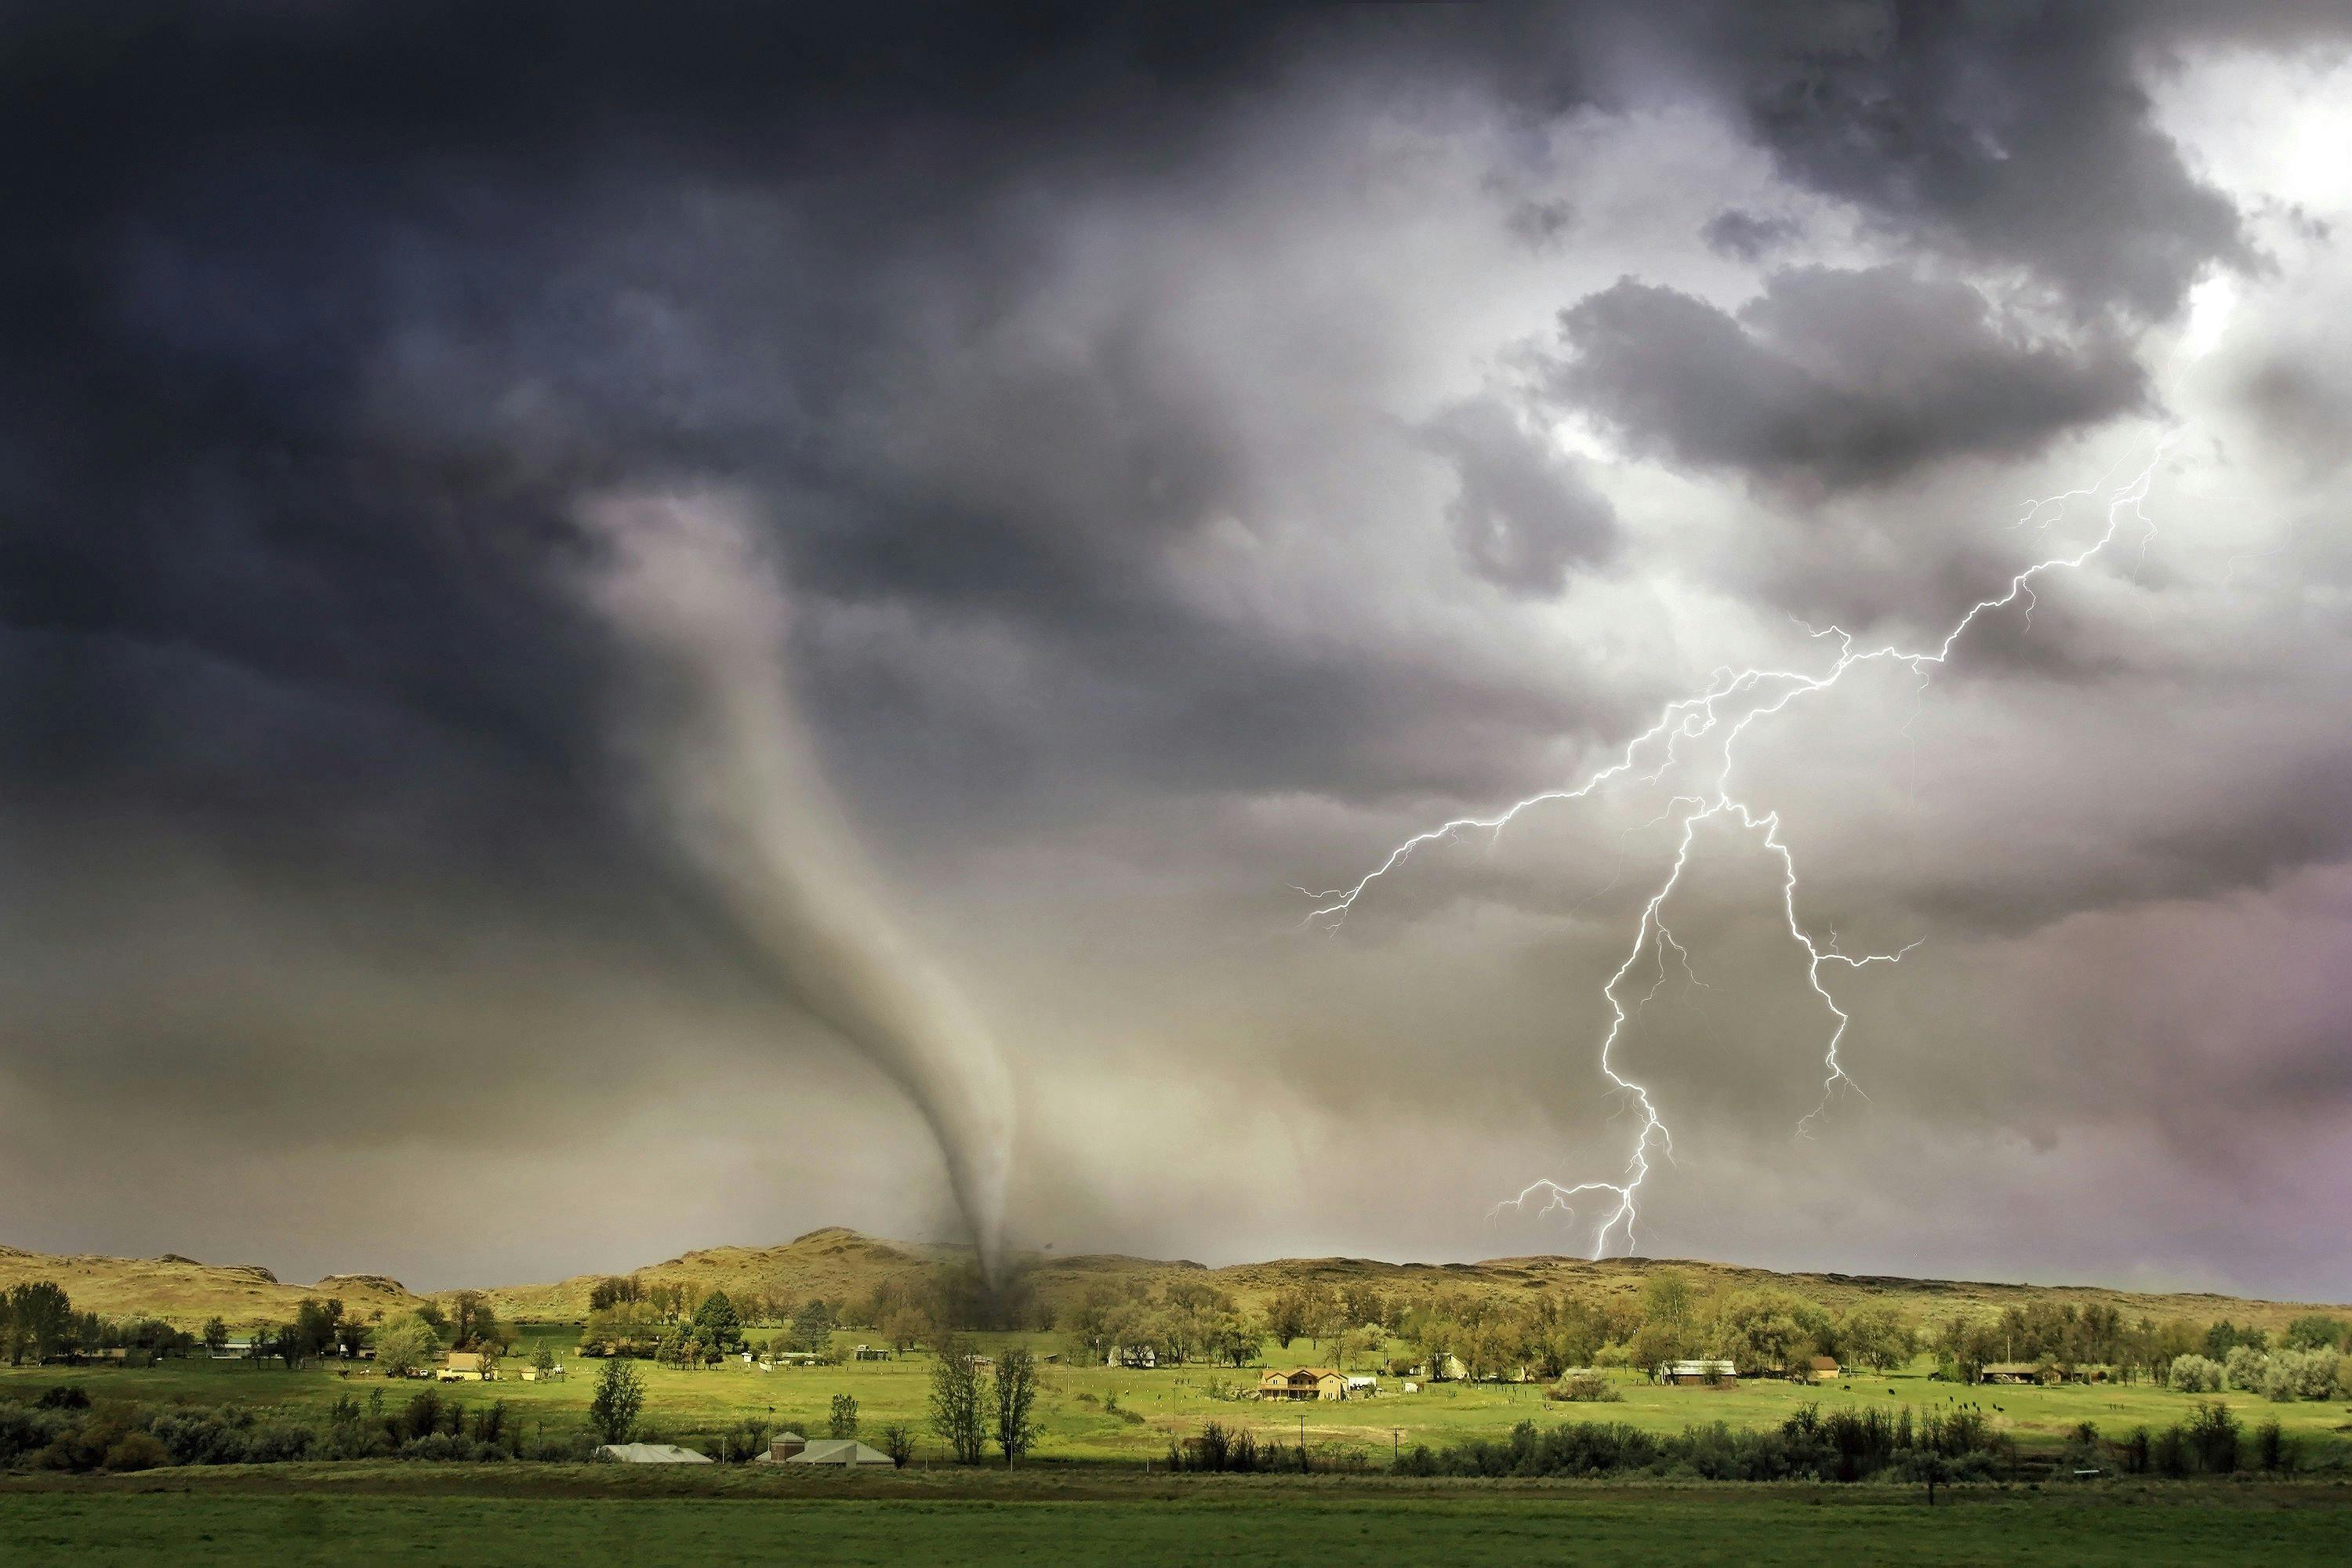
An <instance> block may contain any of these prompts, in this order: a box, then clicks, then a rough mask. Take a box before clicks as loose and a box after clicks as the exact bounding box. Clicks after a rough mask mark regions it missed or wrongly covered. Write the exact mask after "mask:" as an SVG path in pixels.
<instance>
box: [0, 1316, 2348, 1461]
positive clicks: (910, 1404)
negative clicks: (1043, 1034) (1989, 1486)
mask: <svg viewBox="0 0 2352 1568" xmlns="http://www.w3.org/2000/svg"><path fill="white" fill-rule="evenodd" d="M521 1334H522V1343H521V1344H520V1346H519V1348H518V1352H517V1354H516V1355H515V1357H514V1358H512V1359H511V1360H510V1362H509V1365H511V1366H514V1367H517V1368H520V1365H521V1364H522V1363H523V1362H524V1361H526V1360H527V1359H528V1357H529V1354H530V1348H531V1347H532V1345H533V1344H535V1343H536V1342H538V1341H539V1340H541V1339H544V1340H546V1342H548V1343H549V1345H550V1347H551V1349H552V1350H554V1351H555V1352H556V1354H557V1355H558V1357H559V1358H560V1359H561V1360H562V1361H563V1362H564V1363H566V1365H567V1366H568V1367H569V1369H570V1377H569V1381H567V1382H564V1383H561V1384H540V1383H523V1382H520V1381H519V1380H515V1381H505V1380H502V1381H500V1382H499V1383H497V1384H489V1385H483V1384H454V1385H453V1384H442V1385H439V1387H440V1392H441V1393H443V1394H445V1395H448V1396H453V1397H456V1398H457V1399H460V1400H462V1401H465V1402H467V1403H469V1404H471V1403H488V1401H490V1400H492V1399H501V1400H504V1401H505V1402H506V1403H507V1405H508V1408H509V1412H510V1413H511V1414H512V1415H516V1416H518V1417H520V1419H521V1420H522V1421H523V1422H524V1423H525V1425H526V1429H527V1430H530V1429H536V1430H540V1431H544V1432H546V1433H548V1434H562V1433H569V1432H572V1431H576V1430H579V1429H581V1428H583V1426H584V1425H585V1418H586V1412H587V1406H588V1401H589V1399H590V1397H591V1395H592V1394H593V1391H594V1378H595V1373H596V1369H597V1364H598V1363H594V1362H592V1361H585V1360H582V1359H580V1358H578V1357H575V1356H573V1355H572V1353H571V1350H572V1330H571V1329H570V1328H569V1327H568V1326H564V1325H523V1326H522V1330H521ZM855 1338H856V1336H849V1335H845V1336H843V1339H844V1341H845V1343H846V1342H852V1341H854V1339H855ZM1009 1340H1010V1336H988V1335H983V1336H981V1337H980V1341H979V1342H980V1343H981V1345H982V1348H983V1349H988V1348H1002V1346H1003V1344H1005V1343H1006V1342H1009ZM1034 1343H1035V1345H1036V1347H1037V1348H1038V1349H1039V1350H1040V1351H1041V1352H1043V1351H1045V1350H1055V1349H1059V1348H1060V1342H1058V1341H1055V1340H1052V1339H1051V1338H1050V1337H1045V1338H1039V1339H1037V1340H1036V1341H1034ZM1266 1349H1267V1353H1268V1356H1269V1358H1270V1360H1272V1361H1273V1362H1274V1363H1276V1364H1297V1363H1312V1362H1313V1361H1315V1360H1316V1349H1315V1347H1313V1346H1311V1345H1309V1344H1307V1343H1306V1342H1300V1343H1298V1344H1297V1345H1295V1346H1293V1347H1292V1351H1291V1352H1290V1353H1288V1354H1285V1353H1284V1352H1281V1351H1280V1350H1279V1349H1278V1347H1275V1346H1272V1345H1269V1346H1267V1347H1266ZM636 1365H637V1370H638V1373H639V1375H640V1376H641V1377H642V1378H643V1379H644V1381H645V1384H646V1407H645V1416H644V1422H645V1425H646V1427H647V1428H648V1429H649V1430H650V1431H651V1432H652V1433H654V1434H656V1435H657V1436H659V1437H661V1438H662V1439H664V1440H667V1441H679V1442H688V1443H698V1442H701V1441H705V1440H707V1439H709V1437H710V1436H713V1435H715V1434H717V1433H719V1432H720V1431H722V1430H724V1429H726V1428H728V1427H730V1426H734V1425H736V1424H738V1423H740V1422H741V1421H743V1420H744V1419H746V1418H753V1417H756V1418H758V1419H761V1420H766V1421H771V1422H772V1423H774V1424H775V1425H777V1426H794V1427H797V1428H799V1429H800V1430H802V1431H803V1432H805V1433H809V1434H811V1435H822V1434H823V1432H824V1427H825V1421H826V1416H827V1412H828V1410H829V1409H830V1406H831V1405H832V1401H833V1397H834V1395H835V1394H850V1395H852V1396H854V1397H855V1398H856V1401H857V1406H858V1417H859V1422H860V1426H861V1428H862V1430H863V1431H864V1432H865V1433H866V1435H867V1436H869V1437H870V1436H872V1435H873V1434H874V1433H876V1432H878V1431H879V1430H880V1428H881V1427H882V1426H885V1425H887V1424H889V1423H892V1422H903V1423H905V1424H907V1425H908V1426H913V1427H915V1428H916V1429H917V1430H918V1432H919V1434H921V1436H920V1438H919V1452H922V1453H925V1454H929V1453H933V1452H935V1451H936V1445H934V1444H933V1443H932V1441H931V1439H930V1438H929V1435H928V1433H924V1432H922V1428H923V1424H924V1420H925V1415H926V1405H927V1401H928V1398H929V1388H930V1381H929V1380H930V1365H931V1363H930V1360H929V1357H928V1356H925V1355H922V1354H920V1353H917V1354H915V1355H912V1356H909V1357H907V1358H904V1359H900V1360H896V1361H888V1362H864V1363H859V1362H851V1363H845V1364H842V1365H839V1366H828V1367H799V1368H782V1367H780V1368H778V1369H777V1370H776V1371H774V1372H771V1373H762V1372H761V1371H760V1370H759V1369H758V1368H757V1367H756V1366H745V1365H743V1364H742V1363H740V1362H728V1363H721V1364H719V1365H718V1366H716V1367H708V1368H702V1369H698V1370H695V1371H690V1372H681V1371H677V1370H674V1369H672V1368H668V1367H663V1366H657V1365H655V1364H652V1363H644V1362H640V1363H636ZM1925 1370H1926V1369H1925V1363H1920V1364H1919V1365H1918V1366H1917V1367H1916V1368H1915V1369H1914V1370H1912V1371H1910V1372H1907V1373H1896V1374H1892V1375H1889V1374H1877V1375H1874V1376H1870V1377H1866V1378H1865V1377H1860V1376H1856V1377H1851V1378H1847V1379H1844V1380H1843V1381H1841V1382H1838V1383H1832V1384H1821V1385H1817V1386H1815V1387H1811V1388H1800V1387H1795V1386H1792V1385H1790V1384H1780V1383H1765V1382H1754V1381H1750V1382H1744V1383H1742V1384H1739V1386H1738V1387H1737V1388H1735V1389H1729V1390H1722V1391H1716V1390H1708V1389H1704V1388H1659V1387H1654V1386H1653V1385H1651V1384H1647V1383H1645V1382H1643V1381H1641V1380H1639V1379H1638V1378H1632V1377H1623V1378H1621V1379H1620V1381H1618V1382H1617V1383H1616V1384H1615V1386H1616V1387H1617V1389H1618V1390H1619V1392H1620V1393H1621V1394H1622V1399H1620V1400H1618V1401H1615V1402H1610V1403H1601V1404H1577V1405H1561V1404H1555V1403H1551V1402H1549V1401H1547V1400H1546V1399H1544V1398H1543V1396H1542V1392H1541V1390H1540V1389H1539V1388H1537V1387H1533V1386H1528V1385H1514V1384H1432V1385H1427V1386H1425V1387H1424V1388H1423V1391H1422V1392H1421V1393H1418V1394H1403V1393H1402V1392H1398V1391H1400V1390H1401V1389H1402V1383H1401V1381H1400V1380H1397V1379H1392V1378H1384V1379H1382V1385H1383V1387H1384V1388H1385V1389H1387V1390H1390V1391H1391V1392H1386V1393H1383V1394H1381V1396H1379V1397H1378V1398H1375V1399H1370V1400H1349V1401H1346V1402H1341V1403H1333V1404H1321V1403H1315V1404H1306V1405H1265V1404H1260V1403H1258V1402H1256V1401H1255V1400H1245V1399H1239V1398H1235V1397H1233V1395H1234V1394H1237V1393H1238V1392H1240V1391H1242V1390H1244V1389H1250V1388H1254V1387H1255V1383H1256V1372H1255V1369H1247V1368H1245V1369H1243V1370H1240V1371H1234V1370H1232V1369H1225V1370H1223V1371H1219V1370H1213V1369H1211V1368H1207V1367H1198V1366H1194V1367H1184V1368H1174V1369H1167V1370H1161V1371H1150V1372H1140V1371H1125V1370H1118V1369H1111V1368H1103V1367H1076V1366H1060V1365H1055V1366H1048V1367H1046V1368H1045V1374H1044V1379H1043V1399H1042V1410H1041V1414H1042V1415H1043V1418H1044V1421H1045V1436H1044V1437H1043V1439H1042V1441H1041V1442H1040V1444H1039V1447H1038V1457H1039V1458H1048V1459H1064V1460H1091V1461H1106V1462H1119V1461H1124V1462H1127V1463H1130V1464H1134V1465H1136V1466H1137V1467H1138V1468H1140V1466H1141V1465H1142V1463H1143V1462H1144V1461H1147V1460H1157V1459H1159V1458H1160V1456H1162V1455H1163V1454H1165V1453H1166V1451H1167V1448H1168V1443H1169V1438H1170V1436H1171V1435H1174V1436H1186V1435H1190V1434H1192V1433H1195V1432H1197V1431H1199V1430H1200V1427H1201V1426H1202V1423H1203V1422H1205V1421H1212V1420H1213V1421H1218V1422H1222V1423H1223V1424H1225V1425H1226V1426H1239V1427H1244V1428H1248V1429H1250V1430H1253V1431H1255V1432H1256V1433H1258V1434H1259V1435H1260V1436H1261V1437H1262V1438H1266V1439H1275V1440H1279V1441H1282V1442H1285V1443H1290V1442H1296V1441H1297V1439H1298V1437H1299V1436H1300V1434H1301V1432H1302V1430H1303V1432H1304V1435H1305V1437H1306V1440H1307V1443H1308V1444H1310V1445H1312V1446H1314V1447H1331V1446H1336V1447H1342V1448H1354V1449H1359V1450H1360V1451H1362V1452H1363V1453H1364V1455H1365V1456H1366V1458H1368V1459H1369V1460H1370V1462H1372V1463H1373V1464H1375V1465H1381V1464H1385V1463H1386V1462H1387V1461H1388V1459H1389V1458H1390V1456H1391V1453H1392V1452H1393V1451H1394V1450H1395V1449H1396V1448H1397V1447H1400V1446H1403V1447H1409V1446H1411V1445H1412V1444H1415V1443H1426V1444H1429V1445H1430V1446H1432V1447H1442V1446H1444V1445H1445V1444H1447V1443H1450V1442H1454V1441H1458V1440H1460V1439H1462V1438H1465V1437H1470V1436H1499V1435H1500V1434H1502V1433H1504V1432H1506V1431H1507V1430H1508V1429H1509V1428H1510V1426H1512V1424H1513V1423H1515V1422H1517V1421H1521V1420H1528V1419H1532V1420H1536V1421H1538V1422H1546V1423H1549V1422H1553V1421H1561V1420H1580V1421H1622V1422H1625V1423H1628V1424H1630V1425H1632V1426H1639V1427H1642V1428H1643V1429H1645V1430H1648V1431H1654V1432H1678V1431H1680V1430H1681V1429H1682V1428H1683V1427H1685V1426H1690V1425H1693V1424H1696V1423H1706V1422H1713V1421H1718V1420H1720V1421H1726V1422H1729V1423H1731V1424H1732V1425H1734V1426H1769V1425H1774V1424H1777V1423H1779V1422H1780V1421H1781V1420H1783V1419H1785V1418H1786V1417H1787V1416H1788V1415H1790V1412H1792V1411H1793V1410H1795V1409H1796V1408H1797V1407H1798V1406H1799V1405H1803V1404H1805V1403H1808V1402H1813V1403H1818V1404H1819V1405H1821V1406H1822V1409H1823V1410H1824V1411H1828V1410H1832V1409H1834V1408H1837V1407H1839V1406H1841V1405H1852V1406H1862V1405H1882V1406H1886V1405H1904V1404H1908V1405H1913V1406H1914V1407H1915V1408H1916V1409H1919V1410H1923V1411H1924V1410H1927V1409H1929V1408H1948V1407H1949V1406H1950V1405H1954V1404H1962V1403H1973V1404H1975V1405H1977V1406H1979V1408H1980V1409H1981V1410H1982V1411H1983V1413H1984V1414H1985V1415H1986V1416H1987V1417H1988V1418H1989V1419H1990V1420H1991V1421H1992V1422H1993V1424H1994V1426H1996V1428H1997V1429H2000V1430H2004V1431H2007V1432H2009V1433H2010V1434H2011V1435H2012V1436H2014V1437H2015V1439H2016V1440H2017V1442H2018V1443H2019V1444H2020V1446H2021V1447H2023V1448H2025V1449H2027V1450H2029V1451H2032V1450H2034V1449H2037V1448H2042V1449H2051V1448H2055V1447H2058V1446H2059V1445H2061V1444H2062V1443H2063V1441H2064V1439H2065V1438H2066V1436H2067V1435H2068V1434H2069V1433H2071V1432H2072V1431H2073V1429H2074V1426H2076V1424H2077V1423H2080V1422H2084V1421H2088V1422H2091V1423H2093V1424H2095V1426H2097V1427H2098V1428H2099V1430H2100V1432H2101V1433H2102V1434H2104V1435H2105V1436H2110V1437H2116V1436H2123V1435H2124V1434H2125V1433H2126V1432H2128V1431H2130V1430H2131V1428H2133V1427H2135V1426H2148V1427H2150V1428H2158V1427H2162V1426H2169V1425H2170V1424H2172V1423H2173V1422H2175V1421H2178V1420H2180V1419H2181V1418H2183V1417H2184V1416H2185V1415H2188V1413H2189V1411H2190V1409H2191V1408H2192V1407H2193V1406H2194V1405H2195V1404H2196V1403H2197V1399H2196V1396H2192V1395H2189V1394H2175V1393H2172V1392H2169V1391H2168V1390H2165V1389H2161V1388H2156V1387H2152V1386H2148V1385H2146V1384H2134V1385H2128V1386H2126V1385H2098V1384H2074V1385H2064V1386H2058V1387H2048V1388H2043V1387H2032V1386H1996V1387H1982V1388H1961V1387H1956V1386H1954V1385H1952V1384H1945V1383H1939V1382H1937V1381H1934V1380H1932V1379H1930V1378H1929V1377H1927V1375H1925ZM59 1383H68V1384H78V1385H79V1386H81V1387H83V1388H85V1389H87V1390H88V1392H89V1394H90V1395H91V1397H92V1398H94V1399H107V1398H114V1399H122V1400H134V1401H140V1402H143V1403H150V1404H153V1403H163V1402H168V1401H181V1402H189V1403H197V1404H214V1403H220V1402H237V1403H247V1404H255V1405H278V1406H283V1407H286V1408H288V1409H289V1410H293V1411H296V1412H299V1413H302V1414H305V1415H309V1416H311V1417H313V1418H318V1417H323V1415H324V1414H325V1412H326V1410H327V1407H328V1406H329V1405H332V1404H333V1403H334V1401H335V1400H336V1399H337V1398H338V1397H340V1396H341V1395H343V1394H352V1395H354V1396H356V1397H358V1398H360V1399H361V1400H362V1401H364V1400H366V1399H367V1398H368V1397H369V1395H370V1394H371V1393H372V1392H373V1391H376V1390H381V1391H383V1396H384V1398H385V1400H386V1402H387V1403H388V1404H392V1405H397V1404H399V1403H402V1402H404V1401H405V1400H407V1399H408V1398H409V1397H411V1396H412V1395H413V1394H415V1392H416V1390H417V1389H418V1388H419V1387H421V1386H423V1385H422V1384H415V1383H409V1382H404V1381H399V1380H391V1381H387V1380H385V1379H382V1378H379V1377H376V1376H375V1375H373V1372H372V1371H370V1370H368V1369H367V1368H366V1366H365V1363H359V1364H358V1365H356V1366H353V1365H351V1364H348V1363H326V1364H324V1365H322V1366H317V1367H312V1368H310V1369H307V1370H304V1371H300V1372H286V1371H283V1370H281V1369H279V1368H278V1367H277V1366H276V1365H275V1364H263V1363H250V1362H213V1361H205V1360H202V1359H198V1360H192V1361H185V1362H167V1363H163V1364H162V1365H159V1366H156V1367H153V1368H146V1369H135V1370H129V1369H99V1368H88V1369H80V1368H70V1369H69V1368H58V1367H47V1368H35V1367H25V1368H17V1369H7V1368H0V1397H7V1396H9V1395H11V1394H15V1395H19V1396H24V1397H30V1396H31V1395H32V1394H35V1393H37V1391H39V1390H41V1389H44V1388H47V1387H48V1386H50V1385H52V1384H59ZM2209 1397H2210V1396H2209ZM2220 1397H2221V1398H2222V1399H2223V1400H2224V1401H2225V1402H2226V1403H2228V1404H2229V1405H2231V1407H2232V1408H2233V1409H2235V1410H2236V1411H2237V1413H2238V1415H2239V1416H2240V1417H2241V1419H2242V1420H2243V1421H2244V1422H2246V1424H2247V1425H2248V1426H2252V1425H2255V1424H2257V1423H2259V1422H2262V1421H2264V1420H2268V1419H2271V1418H2273V1417H2275V1418H2276V1419H2277V1420H2278V1421H2279V1422H2280V1423H2281V1424H2282V1426H2284V1428H2285V1429H2286V1431H2287V1432H2288V1433H2289V1434H2290V1435H2291V1436H2294V1437H2295V1438H2296V1439H2297V1440H2298V1443H2299V1444H2300V1446H2301V1447H2302V1448H2303V1450H2304V1454H2305V1462H2306V1463H2310V1462H2312V1461H2315V1460H2326V1459H2328V1458H2331V1457H2332V1458H2334V1459H2335V1460H2336V1462H2338V1463H2341V1462H2342V1461H2343V1458H2345V1456H2346V1455H2347V1449H2352V1445H2348V1444H2347V1436H2352V1409H2347V1407H2346V1406H2345V1405H2340V1404H2334V1403H2327V1404H2314V1403H2296V1404H2289V1405H2273V1404H2270V1403H2268V1402H2265V1401H2263V1400H2261V1399H2259V1398H2257V1397H2255V1396H2254V1395H2252V1394H2224V1395H2221V1396H2220Z"/></svg>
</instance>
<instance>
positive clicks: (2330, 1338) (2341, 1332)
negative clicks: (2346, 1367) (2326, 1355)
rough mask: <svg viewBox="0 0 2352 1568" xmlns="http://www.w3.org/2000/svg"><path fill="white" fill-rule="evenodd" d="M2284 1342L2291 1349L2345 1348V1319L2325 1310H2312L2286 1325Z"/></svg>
mask: <svg viewBox="0 0 2352 1568" xmlns="http://www.w3.org/2000/svg"><path fill="white" fill-rule="evenodd" d="M2347 1343H2352V1340H2347V1325H2346V1323H2345V1321H2344V1320H2343V1319H2341V1318H2331V1317H2329V1316H2328V1315H2327V1314H2326V1313H2325V1312H2311V1313H2307V1314H2305V1316H2303V1317H2300V1318H2297V1319H2296V1320H2295V1321H2294V1322H2292V1323H2289V1324H2288V1325H2287V1326H2286V1335H2285V1338H2284V1344H2285V1346H2286V1348H2287V1349H2288V1350H2291V1351H2319V1350H2338V1349H2342V1348H2345V1347H2346V1346H2347Z"/></svg>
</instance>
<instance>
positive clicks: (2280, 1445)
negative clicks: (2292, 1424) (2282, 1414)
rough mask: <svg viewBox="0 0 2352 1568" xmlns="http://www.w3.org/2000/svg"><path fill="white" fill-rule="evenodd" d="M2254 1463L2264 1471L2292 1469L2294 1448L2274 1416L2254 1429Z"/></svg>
mask: <svg viewBox="0 0 2352 1568" xmlns="http://www.w3.org/2000/svg"><path fill="white" fill-rule="evenodd" d="M2254 1463H2256V1464H2257V1465H2260V1466H2261V1467H2262V1468H2263V1469H2265V1470H2291V1469H2293V1468H2294V1445H2293V1444H2292V1443H2290V1442H2289V1441H2288V1440H2287V1436H2286V1433H2285V1431H2284V1429H2282V1428H2281V1427H2280V1426H2279V1424H2278V1417H2277V1416H2275V1415H2273V1416H2272V1417H2271V1418H2270V1419H2269V1420H2267V1421H2265V1422H2263V1424H2262V1425H2261V1426H2257V1427H2255V1428H2254Z"/></svg>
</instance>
